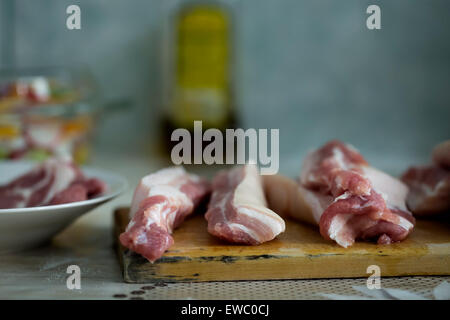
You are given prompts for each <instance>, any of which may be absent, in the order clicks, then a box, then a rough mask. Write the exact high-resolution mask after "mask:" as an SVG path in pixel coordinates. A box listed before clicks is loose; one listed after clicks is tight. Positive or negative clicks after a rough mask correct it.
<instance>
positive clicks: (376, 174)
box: [264, 140, 415, 247]
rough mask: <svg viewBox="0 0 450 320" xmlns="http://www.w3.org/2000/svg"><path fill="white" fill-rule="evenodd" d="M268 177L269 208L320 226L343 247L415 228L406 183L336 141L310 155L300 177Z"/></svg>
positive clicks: (391, 238) (388, 239)
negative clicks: (407, 198) (361, 240)
mask: <svg viewBox="0 0 450 320" xmlns="http://www.w3.org/2000/svg"><path fill="white" fill-rule="evenodd" d="M264 180H265V181H264V182H265V189H266V195H267V197H268V202H269V207H270V208H271V209H273V210H275V211H276V212H277V213H279V214H281V215H283V216H289V217H292V218H294V219H297V220H300V221H304V222H308V223H311V224H315V225H318V226H319V227H320V233H321V234H322V236H323V237H324V238H325V239H329V240H334V241H336V242H337V243H338V244H339V245H340V246H343V247H348V246H350V245H352V244H353V243H354V241H355V240H358V239H363V240H377V241H378V243H380V244H387V243H391V242H396V241H401V240H403V239H404V238H406V236H407V235H408V234H409V233H410V232H411V231H412V229H413V227H414V221H415V220H414V218H413V217H412V215H411V213H410V212H409V211H408V209H407V208H406V205H405V199H406V196H407V194H408V187H407V186H406V185H405V184H404V183H402V182H401V181H399V180H398V179H395V178H393V177H391V176H390V175H388V174H386V173H384V172H382V171H380V170H377V169H375V168H373V167H370V166H369V165H368V164H367V162H366V160H365V159H364V158H363V157H362V156H361V155H360V154H359V153H358V151H357V150H356V149H355V148H354V147H351V146H349V145H347V144H344V143H342V142H340V141H337V140H334V141H331V142H329V143H327V144H325V145H324V146H322V147H321V148H319V149H317V150H316V151H313V152H310V153H309V154H308V155H307V157H306V158H305V160H304V162H303V165H302V171H301V174H300V179H299V181H294V180H291V179H289V178H286V177H282V176H279V175H277V176H267V177H264Z"/></svg>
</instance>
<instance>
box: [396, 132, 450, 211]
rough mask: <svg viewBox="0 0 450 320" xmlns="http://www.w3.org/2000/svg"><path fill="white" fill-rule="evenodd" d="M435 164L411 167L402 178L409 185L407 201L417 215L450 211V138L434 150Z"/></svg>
mask: <svg viewBox="0 0 450 320" xmlns="http://www.w3.org/2000/svg"><path fill="white" fill-rule="evenodd" d="M433 161H434V164H432V165H428V166H421V167H412V168H409V169H408V170H407V171H406V172H405V173H404V174H403V175H402V180H403V181H404V182H405V183H406V184H407V185H408V186H409V188H410V192H409V194H408V198H407V201H406V203H407V204H408V208H409V209H410V210H411V211H412V212H413V213H414V215H417V216H426V215H433V214H438V213H443V212H446V211H450V140H449V141H446V142H443V143H441V144H439V145H438V146H437V147H436V148H434V150H433Z"/></svg>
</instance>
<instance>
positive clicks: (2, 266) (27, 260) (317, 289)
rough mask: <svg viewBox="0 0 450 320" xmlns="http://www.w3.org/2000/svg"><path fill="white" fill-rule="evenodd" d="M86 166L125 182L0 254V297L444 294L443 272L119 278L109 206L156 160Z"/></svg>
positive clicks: (448, 294)
mask: <svg viewBox="0 0 450 320" xmlns="http://www.w3.org/2000/svg"><path fill="white" fill-rule="evenodd" d="M124 158H127V159H126V160H127V161H126V163H127V164H126V166H125V165H124ZM92 166H96V167H100V166H101V167H102V168H104V169H109V170H114V171H115V172H117V173H119V174H122V175H123V176H125V177H127V179H128V183H129V186H130V189H129V190H128V191H127V192H126V193H125V194H123V195H121V196H120V197H118V198H117V199H115V200H113V201H111V202H110V203H107V204H105V205H103V206H100V207H98V208H96V209H94V210H93V211H91V212H89V213H87V214H86V215H84V216H82V217H81V218H79V219H78V220H77V221H76V222H75V223H73V224H72V225H71V226H70V227H68V228H67V229H65V230H64V231H63V232H61V233H60V234H59V235H57V236H56V237H55V238H54V239H53V240H52V242H51V243H49V244H48V245H46V246H43V247H40V248H37V249H33V250H29V251H26V252H21V253H14V254H7V255H2V256H0V298H1V299H117V300H123V299H230V300H233V299H346V298H354V299H371V298H372V299H373V298H376V299H396V298H418V299H419V298H422V299H434V298H436V299H450V288H449V284H448V283H449V282H450V277H401V278H383V277H382V278H381V288H382V289H381V290H369V289H367V286H366V283H367V279H366V278H359V279H330V280H283V281H235V282H209V283H179V284H174V283H169V284H166V283H157V284H156V285H148V284H147V285H146V284H126V283H124V282H123V280H122V274H121V271H120V267H119V264H118V260H117V257H116V254H115V252H114V250H113V238H112V211H113V209H114V208H116V207H118V206H123V205H129V203H130V201H131V197H132V192H133V188H134V186H135V185H136V184H137V182H138V181H139V179H140V178H141V177H142V176H143V175H144V174H147V173H149V172H152V171H154V170H155V169H157V168H158V167H161V166H163V164H162V163H161V162H159V161H155V159H150V158H139V157H131V156H130V157H129V156H128V155H127V156H125V155H124V156H123V157H122V158H120V157H119V158H118V157H117V156H116V157H111V156H108V154H103V155H102V156H98V157H96V158H95V159H94V160H93V163H92ZM71 265H77V266H79V268H80V271H81V288H80V289H72V290H71V289H68V288H67V284H66V282H67V279H68V277H69V274H68V273H67V268H68V267H69V266H71Z"/></svg>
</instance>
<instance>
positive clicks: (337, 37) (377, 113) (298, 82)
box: [0, 0, 450, 173]
mask: <svg viewBox="0 0 450 320" xmlns="http://www.w3.org/2000/svg"><path fill="white" fill-rule="evenodd" d="M0 1H1V5H0V10H1V15H0V19H2V23H1V24H0V27H3V28H4V26H5V23H4V22H5V20H4V19H8V21H11V24H13V26H11V25H10V26H9V28H10V30H12V31H11V32H12V33H13V39H14V41H11V42H8V43H11V45H12V46H13V48H11V50H12V51H13V52H14V54H13V56H14V62H12V61H9V62H5V60H6V59H3V60H2V63H3V64H5V63H7V64H11V63H15V64H16V65H19V66H29V65H48V64H78V63H84V64H87V65H89V66H90V67H91V69H92V70H93V72H94V74H95V76H96V78H97V79H98V81H99V83H100V86H101V88H102V90H103V92H104V94H105V95H106V96H107V97H108V98H114V97H118V96H130V97H133V98H134V100H135V101H136V107H135V109H134V111H133V112H132V113H128V114H117V115H112V116H111V117H109V118H107V119H105V121H104V123H103V125H102V128H101V132H100V136H99V139H98V141H97V142H98V144H99V146H100V148H104V149H110V150H118V151H119V150H120V151H121V152H139V150H142V148H145V146H146V144H147V143H148V141H149V140H150V139H151V137H152V136H154V135H153V134H152V132H153V131H152V130H153V129H154V128H155V126H154V121H155V120H154V117H153V116H154V114H155V113H156V110H157V108H159V107H160V99H161V95H160V91H161V85H160V83H161V77H160V55H161V48H160V29H161V28H160V27H161V24H162V22H163V20H164V18H165V16H166V15H167V10H166V7H167V1H163V0H159V1H158V0H154V1H148V0H147V1H145V0H129V1H123V0H122V1H121V0H108V1H106V0H89V1H88V0H72V1H67V0H33V1H30V0H16V1H10V0H0ZM11 2H14V4H13V7H14V10H13V11H14V13H13V14H12V15H10V14H8V12H6V11H5V10H6V9H7V8H8V7H11ZM169 2H170V1H169ZM172 2H173V1H172ZM230 3H232V6H233V7H234V8H235V14H236V31H237V32H236V54H237V60H236V74H237V90H238V105H239V108H240V109H239V110H240V113H241V116H242V119H243V124H244V126H245V127H253V128H279V129H280V150H281V154H282V155H281V157H282V158H281V165H282V168H281V169H282V171H284V172H286V173H295V171H296V170H298V168H299V161H300V157H301V156H303V155H304V153H305V151H307V150H308V149H310V148H312V147H315V146H317V145H318V144H320V143H323V142H324V141H326V140H328V139H331V138H339V139H343V140H345V141H348V142H351V143H353V144H354V145H355V146H357V147H358V148H359V149H360V150H361V151H362V152H363V154H365V155H366V156H367V158H368V159H369V161H371V162H373V163H374V164H375V165H376V166H378V167H381V168H385V169H388V170H390V171H393V172H398V171H400V170H401V169H402V168H404V167H405V166H407V165H408V164H410V163H413V162H417V161H427V159H428V156H429V152H430V150H431V148H432V146H433V145H434V144H435V143H437V142H439V141H441V140H444V139H448V138H450V41H449V36H450V19H449V13H450V2H449V1H446V0H430V1H421V0H397V1H375V0H372V1H366V0H346V1H339V0H316V1H313V0H309V1H301V0H279V1H275V0H242V1H238V0H237V1H230ZM69 4H78V5H79V6H80V7H81V10H82V29H81V30H78V31H69V30H67V29H66V27H65V19H66V14H65V9H66V7H67V6H68V5H69ZM370 4H378V5H379V6H380V7H381V10H382V29H381V30H375V31H373V30H368V29H367V28H366V23H365V21H366V18H367V14H366V8H367V6H368V5H370ZM0 34H1V35H2V37H3V38H4V35H5V32H0ZM7 34H9V33H7ZM1 43H2V46H4V42H1ZM7 45H8V44H7ZM6 51H7V50H5V49H4V48H2V50H1V51H0V52H1V54H2V58H4V56H5V54H4V52H6Z"/></svg>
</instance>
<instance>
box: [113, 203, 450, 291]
mask: <svg viewBox="0 0 450 320" xmlns="http://www.w3.org/2000/svg"><path fill="white" fill-rule="evenodd" d="M114 221H115V228H114V229H115V230H114V239H116V247H117V251H118V255H119V261H120V264H121V268H122V271H123V276H124V280H125V282H138V283H145V282H157V281H166V282H179V281H189V282H190V281H194V282H196V281H225V280H269V279H310V278H353V277H367V276H369V274H367V272H366V271H367V267H368V266H370V265H378V266H379V267H380V269H381V277H384V276H407V275H450V224H449V223H448V222H442V221H441V222H436V221H424V220H419V221H418V222H417V225H416V227H415V229H414V231H413V233H412V234H411V235H410V236H409V237H408V239H406V240H405V241H403V242H401V243H396V244H391V245H377V244H373V243H365V242H358V243H355V245H353V246H352V247H350V248H347V249H345V248H342V247H339V246H338V245H336V244H335V243H332V242H329V241H326V240H324V239H323V238H322V237H321V236H320V234H319V232H318V230H317V229H316V228H315V227H313V226H308V225H303V224H300V223H298V222H295V221H290V220H287V221H286V231H285V232H284V233H282V234H281V235H279V236H278V237H277V239H275V240H273V241H270V242H267V243H264V244H262V245H259V246H241V245H230V244H228V243H226V242H223V241H221V240H218V239H216V238H215V237H213V236H211V235H210V234H209V233H208V232H207V231H206V220H205V219H204V217H203V216H202V215H196V216H193V217H191V218H189V219H188V220H186V221H185V222H184V223H183V224H182V226H181V227H180V228H178V229H177V230H175V232H174V234H173V237H174V240H175V244H174V245H173V246H172V247H171V248H170V249H169V250H168V251H167V252H166V253H165V254H164V256H163V257H162V258H160V259H159V260H157V261H156V262H155V263H153V264H152V263H150V262H148V261H147V260H146V259H145V258H143V257H141V256H140V255H138V254H135V253H133V252H131V251H130V250H128V249H126V248H124V247H123V246H122V245H120V244H119V242H118V240H117V239H118V235H119V234H120V233H121V232H123V231H124V230H125V227H126V225H127V224H128V208H120V209H117V210H116V212H115V219H114Z"/></svg>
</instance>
